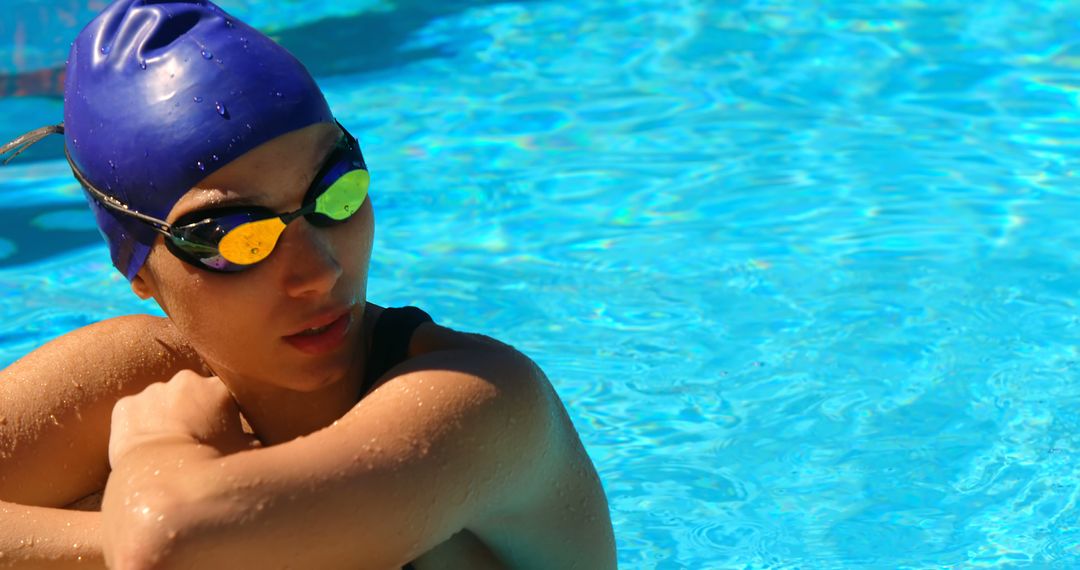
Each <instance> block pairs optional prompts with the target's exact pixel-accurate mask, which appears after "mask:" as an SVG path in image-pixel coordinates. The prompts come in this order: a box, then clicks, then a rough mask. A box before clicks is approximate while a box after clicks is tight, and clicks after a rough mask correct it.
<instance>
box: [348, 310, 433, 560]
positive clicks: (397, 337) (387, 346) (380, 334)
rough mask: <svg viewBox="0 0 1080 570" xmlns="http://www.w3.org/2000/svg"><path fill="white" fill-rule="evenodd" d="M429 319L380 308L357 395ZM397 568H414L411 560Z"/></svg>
mask: <svg viewBox="0 0 1080 570" xmlns="http://www.w3.org/2000/svg"><path fill="white" fill-rule="evenodd" d="M429 322H431V317H430V316H429V315H428V314H427V313H425V312H424V311H422V310H420V309H417V308H416V307H401V308H397V309H383V312H382V314H381V315H379V319H378V320H377V321H375V327H374V330H373V331H372V334H371V336H372V340H371V353H370V354H369V355H368V356H369V359H368V362H367V373H366V374H364V383H363V385H362V386H361V387H360V394H361V397H362V396H363V395H364V394H367V392H368V390H371V387H372V386H374V385H375V382H376V381H378V379H379V378H380V377H381V376H382V375H383V374H386V373H387V371H389V370H390V369H391V368H393V367H395V366H397V365H398V364H401V363H402V362H405V360H407V359H408V358H409V341H411V340H412V335H413V333H414V332H415V331H416V329H417V327H419V326H420V325H422V324H424V323H429ZM401 570H415V568H414V567H413V565H412V563H411V562H410V563H409V564H406V565H405V566H404V567H403V568H402V569H401Z"/></svg>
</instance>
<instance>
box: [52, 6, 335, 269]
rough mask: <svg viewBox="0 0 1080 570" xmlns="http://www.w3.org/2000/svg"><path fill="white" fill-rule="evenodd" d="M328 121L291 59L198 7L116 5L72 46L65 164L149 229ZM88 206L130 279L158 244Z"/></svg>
mask: <svg viewBox="0 0 1080 570" xmlns="http://www.w3.org/2000/svg"><path fill="white" fill-rule="evenodd" d="M333 120H334V119H333V116H332V114H331V113H330V108H329V107H328V106H327V104H326V99H325V98H324V97H323V95H322V92H321V91H320V90H319V87H318V86H317V85H316V84H315V81H314V80H313V79H312V77H311V75H310V74H309V73H308V72H307V70H306V69H304V66H303V65H302V64H301V63H300V62H299V61H297V60H296V58H294V57H293V56H292V55H291V54H289V53H288V52H287V51H285V49H283V48H282V47H281V46H279V45H277V44H276V43H274V41H273V40H271V39H270V38H268V37H266V36H265V35H263V34H261V33H260V32H258V31H257V30H255V29H254V28H252V27H250V26H248V25H246V24H244V23H243V22H240V21H238V20H236V19H235V18H233V17H231V16H229V15H228V14H226V13H225V12H224V11H223V10H222V9H221V8H219V7H218V6H216V5H214V4H213V3H211V2H208V1H206V0H117V1H116V2H113V3H112V4H111V5H109V7H108V8H106V9H105V11H104V12H102V13H101V14H100V15H99V16H98V17H97V18H95V19H94V20H93V21H92V22H90V24H89V25H88V26H87V27H86V28H85V29H84V30H83V31H82V32H81V33H80V34H79V36H78V38H76V40H75V43H74V44H73V45H72V46H71V55H70V58H69V60H68V64H67V79H66V85H65V88H64V130H65V134H64V137H65V143H66V145H67V149H68V153H69V155H70V157H71V160H72V162H73V164H74V166H75V167H76V168H78V169H79V170H80V171H81V172H82V174H83V176H85V178H86V179H87V180H88V181H89V182H90V183H91V184H93V185H94V186H96V187H97V188H99V189H101V190H103V191H105V192H106V193H108V194H110V195H112V196H114V197H116V198H117V199H118V200H120V201H121V202H123V203H124V204H126V205H127V206H128V207H130V208H132V209H134V210H136V211H138V212H141V213H144V214H148V215H150V216H154V217H156V218H162V219H164V218H165V217H166V216H167V215H168V213H169V211H170V210H171V209H172V207H173V205H175V204H176V201H177V200H179V199H180V197H181V196H183V195H184V194H185V193H186V192H187V191H188V190H190V189H191V188H192V187H193V186H195V185H196V184H197V183H198V182H199V181H200V180H202V179H203V178H205V177H207V176H209V175H210V174H211V173H212V172H214V171H215V170H217V169H218V168H220V167H222V166H224V165H225V164H227V163H228V162H229V161H231V160H233V159H235V158H237V157H239V156H240V155H242V154H244V153H245V152H247V151H249V150H252V149H253V148H255V147H257V146H259V145H260V144H262V143H265V142H267V141H269V140H271V139H273V138H275V137H278V136H280V135H283V134H285V133H288V132H291V131H294V130H296V129H300V128H303V127H306V126H309V125H312V124H315V123H320V122H332V121H333ZM88 200H89V202H90V206H91V208H92V209H93V210H94V215H95V217H96V218H97V223H98V227H99V228H101V232H102V234H103V235H104V237H105V240H106V241H107V242H108V243H109V250H110V253H111V254H112V261H113V265H115V266H116V268H117V269H119V270H120V271H121V272H122V273H123V274H124V275H125V276H126V277H127V278H128V279H129V280H130V279H134V277H135V275H136V274H137V273H138V271H139V268H141V267H142V265H143V263H145V262H146V257H147V255H148V254H149V253H150V248H151V246H152V245H153V243H154V240H155V239H156V238H157V236H158V234H157V233H156V232H155V231H154V230H153V229H152V228H150V227H149V226H147V225H146V224H143V223H141V222H139V221H137V220H135V219H133V218H131V217H128V216H124V215H123V214H118V213H116V212H113V211H112V210H109V209H106V208H104V207H102V206H101V205H99V204H98V203H97V201H95V200H94V199H93V198H90V197H88Z"/></svg>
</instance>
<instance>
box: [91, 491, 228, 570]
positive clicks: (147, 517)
mask: <svg viewBox="0 0 1080 570" xmlns="http://www.w3.org/2000/svg"><path fill="white" fill-rule="evenodd" d="M185 475H189V474H188V473H185ZM196 479H199V478H198V477H192V478H191V479H189V480H186V481H184V482H183V483H181V484H176V483H177V482H176V481H172V482H170V481H160V482H159V481H154V482H153V483H151V484H146V485H142V486H140V488H139V489H138V490H137V491H131V490H126V494H125V495H124V496H122V497H117V496H110V492H109V491H111V490H112V489H107V490H106V497H105V502H104V504H103V506H102V515H103V516H102V522H103V529H102V530H103V539H104V544H103V546H104V554H105V560H106V563H107V565H108V567H109V568H114V569H117V570H171V569H173V568H203V567H215V566H216V564H214V563H213V562H212V561H210V562H208V561H207V560H205V558H206V556H207V555H208V554H211V553H215V552H220V549H218V548H207V546H213V544H211V543H210V542H208V539H209V538H210V537H212V536H213V535H214V530H215V525H214V524H212V523H213V522H214V521H219V522H220V521H222V520H224V519H225V518H227V517H226V515H224V514H223V513H222V512H221V510H222V509H221V507H220V506H214V505H213V504H212V502H211V501H208V500H207V497H206V495H205V494H203V493H198V494H195V493H193V492H192V487H191V486H189V485H188V483H189V482H192V483H194V481H193V480H196ZM219 505H220V503H219Z"/></svg>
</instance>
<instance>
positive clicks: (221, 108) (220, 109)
mask: <svg viewBox="0 0 1080 570" xmlns="http://www.w3.org/2000/svg"><path fill="white" fill-rule="evenodd" d="M214 108H215V109H217V114H219V115H221V116H222V117H224V118H226V119H228V118H229V109H227V108H226V107H225V103H222V102H220V101H218V102H217V103H214Z"/></svg>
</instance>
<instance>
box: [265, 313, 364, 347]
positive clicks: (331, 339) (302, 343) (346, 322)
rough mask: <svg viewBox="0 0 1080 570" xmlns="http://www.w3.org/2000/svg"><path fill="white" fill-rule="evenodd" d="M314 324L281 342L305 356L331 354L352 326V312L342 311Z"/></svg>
mask: <svg viewBox="0 0 1080 570" xmlns="http://www.w3.org/2000/svg"><path fill="white" fill-rule="evenodd" d="M320 321H322V322H321V323H320ZM315 323H316V324H315V325H314V326H309V327H307V328H304V329H303V330H300V331H299V332H296V333H293V334H290V335H287V336H284V337H282V340H284V341H285V342H286V343H287V344H289V345H291V346H292V347H294V348H296V349H298V350H299V351H301V352H304V353H307V354H313V355H319V354H326V353H329V352H333V351H334V350H335V349H337V348H338V347H340V346H341V344H342V343H343V342H344V341H345V337H346V333H348V332H349V328H350V327H351V325H352V312H351V311H344V312H342V313H337V314H333V315H329V316H326V317H322V318H319V319H316V320H315Z"/></svg>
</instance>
